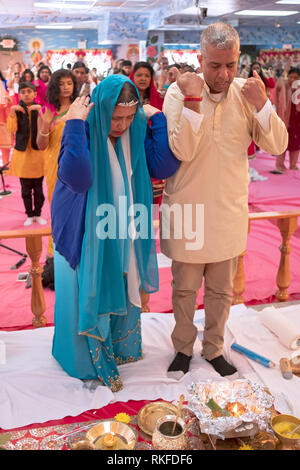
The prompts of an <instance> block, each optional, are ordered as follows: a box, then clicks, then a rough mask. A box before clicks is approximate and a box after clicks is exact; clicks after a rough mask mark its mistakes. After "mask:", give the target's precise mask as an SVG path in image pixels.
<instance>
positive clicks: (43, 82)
mask: <svg viewBox="0 0 300 470" xmlns="http://www.w3.org/2000/svg"><path fill="white" fill-rule="evenodd" d="M51 75H52V72H51V70H50V68H49V67H48V65H42V67H40V68H39V70H38V73H37V79H36V81H35V86H36V92H37V96H36V100H35V101H36V103H38V104H40V105H41V106H45V104H46V102H47V101H46V94H47V87H48V85H49V81H50V78H51Z"/></svg>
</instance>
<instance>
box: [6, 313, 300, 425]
mask: <svg viewBox="0 0 300 470" xmlns="http://www.w3.org/2000/svg"><path fill="white" fill-rule="evenodd" d="M247 312H248V310H247V309H246V307H245V306H244V305H239V306H234V307H232V309H231V315H230V318H231V317H232V318H234V317H236V318H238V319H240V318H241V317H242V316H246V315H247ZM255 313H256V312H255ZM247 316H248V315H247ZM203 318H204V312H203V311H202V310H199V311H197V312H196V314H195V324H196V325H197V326H198V330H199V339H198V340H197V341H196V343H195V347H194V356H193V359H192V361H191V367H190V372H189V373H188V374H186V375H185V376H184V377H183V378H182V379H181V380H180V381H176V380H174V379H170V378H168V377H167V374H166V372H167V368H168V366H169V364H170V362H171V361H172V359H173V357H174V350H173V346H172V343H171V332H172V330H173V326H174V317H173V314H159V313H149V314H147V313H146V314H143V315H142V337H143V360H141V361H138V362H135V363H131V364H124V365H122V366H120V367H119V371H120V375H121V378H122V380H123V383H124V389H123V390H121V391H120V392H118V393H114V394H113V393H112V392H111V391H110V390H109V389H108V388H107V387H104V386H98V387H97V388H96V389H95V390H91V389H89V388H86V386H84V384H83V382H82V381H81V380H78V379H74V378H72V377H69V376H68V375H67V374H66V373H65V372H64V371H63V370H62V369H61V367H60V365H59V364H58V363H57V362H56V361H55V359H54V358H53V357H52V355H51V349H52V336H53V328H52V327H47V328H40V329H36V330H23V331H13V332H1V333H0V340H2V341H4V343H5V346H6V363H5V364H1V365H0V427H1V428H3V429H12V428H15V427H21V426H26V425H29V424H32V423H43V422H45V421H48V420H53V419H61V418H64V417H65V416H76V415H78V414H80V413H82V412H84V411H87V410H90V409H95V408H101V407H103V406H105V405H107V404H108V403H112V402H117V401H123V402H126V401H128V400H156V399H159V398H161V399H164V400H168V401H173V400H177V399H178V397H179V395H180V394H181V393H184V394H185V396H186V398H187V397H188V386H189V385H190V384H191V383H192V382H198V381H205V380H207V379H211V380H224V378H222V377H221V376H220V375H219V374H217V373H216V372H215V371H214V369H213V367H212V366H211V365H210V364H208V363H207V362H206V361H205V360H204V359H203V358H202V357H201V336H202V333H201V331H202V330H203ZM237 339H239V338H236V341H237ZM232 342H233V335H232V332H231V330H229V329H228V328H227V331H226V335H225V347H224V354H225V356H226V357H227V358H232V363H234V365H235V366H236V367H237V369H238V374H235V376H232V377H231V378H236V377H237V376H239V377H247V378H250V379H251V380H253V381H257V382H259V383H262V382H263V380H264V376H263V375H262V374H258V373H257V371H256V370H255V369H254V368H253V363H252V364H251V363H250V361H248V360H247V359H246V358H245V357H244V356H241V355H240V354H238V353H235V352H233V351H231V350H230V345H231V343H232ZM237 342H238V341H237ZM254 365H256V363H254ZM261 367H262V366H261ZM282 380H284V379H282ZM286 383H287V381H284V385H286ZM271 391H272V390H271ZM283 391H284V390H283V389H282V390H273V392H274V393H275V392H276V393H277V395H278V403H279V405H280V399H282V403H281V405H280V406H281V408H282V410H279V411H282V412H284V411H287V410H286V406H287V405H286V401H285V399H284V398H285V397H284V396H282V394H281V392H283ZM299 396H300V395H299Z"/></svg>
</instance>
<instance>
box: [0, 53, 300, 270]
mask: <svg viewBox="0 0 300 470" xmlns="http://www.w3.org/2000/svg"><path fill="white" fill-rule="evenodd" d="M268 60H269V61H268ZM253 71H256V72H257V73H258V74H259V76H260V77H261V79H262V81H263V82H264V84H265V87H266V91H267V95H268V97H269V99H270V101H271V103H272V105H273V106H274V107H275V109H276V111H277V112H278V114H279V115H280V117H281V118H282V120H283V121H284V122H285V124H286V127H287V129H288V132H289V146H288V150H289V159H290V162H289V169H291V170H297V169H298V167H297V162H298V157H299V150H300V104H299V102H298V101H299V99H298V101H297V100H296V101H295V100H293V99H292V97H293V96H295V95H294V93H297V89H299V88H300V87H299V84H300V62H299V63H291V60H288V59H287V60H286V62H285V63H283V62H282V61H280V62H276V61H275V60H274V56H270V59H267V58H266V57H264V59H263V60H260V59H259V58H256V60H255V61H253V62H252V63H241V64H240V66H239V69H238V72H237V75H238V76H239V77H241V78H245V79H247V78H249V77H251V76H253ZM186 72H192V73H196V74H198V73H201V69H200V67H199V68H195V67H194V66H191V65H189V64H186V63H176V62H174V61H173V62H172V63H170V62H169V59H168V58H167V57H165V56H164V54H163V53H161V54H160V55H159V56H158V58H157V60H156V61H155V62H153V61H151V60H150V59H149V60H148V61H140V62H136V63H135V64H133V63H132V62H131V61H130V60H127V59H118V60H114V61H113V63H112V67H111V69H110V70H108V72H107V76H110V75H114V74H123V75H125V76H127V77H128V78H130V80H131V81H132V82H133V83H134V84H135V85H136V87H137V89H138V91H139V93H140V97H141V101H142V103H143V105H145V104H149V105H150V106H153V107H155V108H156V109H159V110H162V107H163V102H164V97H165V94H166V92H167V89H168V87H169V86H170V85H171V84H172V83H174V82H175V81H176V80H177V77H178V76H179V74H180V75H181V74H184V73H186ZM104 78H106V77H103V76H100V75H99V74H98V71H97V69H96V68H95V67H94V68H92V69H91V70H90V69H89V68H88V66H87V65H86V64H85V63H84V62H83V61H78V62H76V63H74V64H70V63H68V64H66V65H65V67H64V68H62V69H60V70H56V71H52V70H51V67H49V65H48V64H46V63H45V62H40V63H39V64H38V65H36V66H35V67H33V68H32V67H30V66H29V65H28V64H26V65H24V64H21V63H20V62H16V63H14V64H12V65H11V66H10V67H9V69H8V71H6V77H4V73H1V72H0V131H1V133H0V150H1V157H2V166H4V167H5V168H7V170H8V171H9V173H10V174H12V175H15V176H17V177H19V178H20V183H21V188H22V192H21V194H22V197H23V200H24V206H25V212H26V214H27V218H26V220H25V222H24V225H26V226H28V225H31V224H32V223H34V222H38V223H40V224H45V223H46V222H45V221H44V219H43V218H42V217H41V207H42V202H43V200H44V199H43V198H44V196H43V194H42V189H41V188H42V182H43V178H44V177H45V180H46V186H47V194H48V201H49V204H51V197H52V193H53V190H54V186H55V183H56V172H57V158H58V153H59V149H60V143H61V138H62V132H63V128H64V116H65V115H66V113H67V112H68V109H69V107H70V105H71V104H72V102H73V101H74V100H75V99H76V97H77V96H91V95H92V93H93V90H94V88H95V87H96V86H97V85H98V84H99V83H100V81H102V80H103V79H104ZM26 90H27V92H28V93H27V94H29V95H30V97H31V98H30V99H29V101H30V103H29V105H26V102H24V96H25V94H26ZM20 91H22V93H20ZM298 98H300V96H299V95H298ZM31 101H32V102H31ZM32 111H35V113H34V114H32ZM35 114H37V115H38V118H36V116H35ZM33 136H34V138H35V139H36V140H35V142H33ZM21 141H22V142H23V144H22V145H20V142H21ZM16 142H17V144H16ZM24 142H26V145H25V144H24ZM16 145H17V147H16ZM24 145H25V146H24ZM12 148H14V150H13V152H12V157H11V162H10V155H11V149H12ZM257 151H259V149H258V148H257V147H256V146H255V145H254V143H252V146H250V147H249V150H248V155H249V159H251V158H254V157H255V155H256V152H257ZM20 154H23V157H21V156H20ZM32 155H34V156H35V159H36V158H37V159H38V160H39V161H40V163H39V165H38V170H37V166H36V167H35V165H32V162H33V159H32V158H33V157H32ZM25 156H26V158H25ZM18 159H19V160H20V159H21V160H20V161H22V164H21V163H20V161H19V160H18ZM41 162H42V163H41ZM274 162H275V168H274V173H276V174H283V173H285V170H286V169H287V167H286V166H285V154H284V155H281V156H279V157H277V158H276V159H275V158H274ZM9 163H10V165H9ZM42 167H43V169H41V168H42ZM27 178H28V179H30V182H28V181H26V180H27ZM35 178H37V179H38V180H39V181H38V182H37V181H31V180H32V179H35ZM152 184H153V194H154V202H155V203H160V201H161V197H162V192H163V187H164V181H160V180H155V179H152ZM31 198H32V202H31ZM29 200H30V202H29ZM34 201H35V202H36V204H37V207H36V208H35V207H34ZM48 252H49V253H48V259H49V260H50V264H51V260H52V258H53V247H52V241H51V239H50V240H49V247H48Z"/></svg>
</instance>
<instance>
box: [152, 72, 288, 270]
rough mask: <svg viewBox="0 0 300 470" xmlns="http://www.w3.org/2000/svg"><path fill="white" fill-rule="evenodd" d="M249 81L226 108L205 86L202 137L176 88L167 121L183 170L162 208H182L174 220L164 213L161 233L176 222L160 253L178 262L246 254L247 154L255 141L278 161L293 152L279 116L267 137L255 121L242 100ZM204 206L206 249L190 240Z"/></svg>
mask: <svg viewBox="0 0 300 470" xmlns="http://www.w3.org/2000/svg"><path fill="white" fill-rule="evenodd" d="M244 83H245V80H244V79H241V78H236V79H235V80H234V81H233V83H232V84H231V85H230V87H229V90H228V92H227V94H224V96H223V98H222V100H221V101H220V102H217V101H216V100H215V98H214V96H212V95H211V94H210V92H209V88H208V86H207V84H205V86H204V89H203V93H202V96H203V101H202V102H201V106H200V113H201V114H203V115H204V117H203V121H202V123H201V125H200V128H199V131H198V132H197V133H195V132H194V131H193V129H192V126H191V122H190V120H189V119H187V118H186V117H185V116H184V115H182V110H183V104H184V102H183V98H184V97H183V95H182V93H181V91H180V89H179V87H178V86H177V84H176V83H174V84H172V85H171V86H170V87H169V89H168V91H167V94H166V97H165V101H164V107H163V112H164V114H165V116H166V118H167V122H168V135H169V144H170V147H171V149H172V151H173V153H174V154H175V156H176V157H177V158H178V159H179V160H180V161H181V165H180V167H179V169H178V171H177V172H176V173H175V175H173V176H172V177H171V178H169V179H168V180H167V182H166V186H165V191H164V196H163V206H164V205H168V206H172V205H173V204H177V205H179V207H180V210H181V212H182V217H181V218H180V217H179V216H178V213H179V214H180V210H179V211H178V207H177V211H176V210H175V212H177V215H176V216H175V217H174V216H173V215H172V211H168V210H166V211H164V210H163V211H162V223H161V227H162V226H163V225H164V224H166V225H165V227H167V226H168V225H169V224H170V237H168V230H166V231H165V232H164V234H163V233H162V229H161V251H162V252H163V253H164V254H165V255H166V256H168V257H169V258H171V259H173V260H176V261H181V262H185V263H214V262H219V261H224V260H227V259H230V258H234V257H235V256H238V255H239V254H240V253H242V252H243V251H244V250H245V248H246V240H247V232H248V184H249V172H248V158H247V149H248V147H249V145H250V143H251V141H252V140H254V141H255V143H256V144H257V145H258V146H259V147H260V148H261V149H263V150H265V151H266V152H268V153H270V154H273V155H280V154H282V153H283V152H284V151H285V150H286V147H287V144H288V134H287V130H286V127H285V125H284V123H283V122H282V121H281V120H280V118H279V117H278V116H277V114H276V112H275V111H272V114H271V117H270V120H269V131H268V132H265V131H264V129H263V128H262V126H261V125H260V124H259V122H258V120H257V118H256V117H255V113H254V111H255V109H254V106H252V105H251V104H249V103H248V102H247V101H246V99H245V98H244V97H243V96H242V94H241V88H242V86H243V85H244ZM196 117H198V116H196ZM184 204H187V205H192V218H193V226H192V227H190V229H189V227H188V225H189V223H190V221H191V216H190V214H189V210H190V207H191V206H190V207H188V206H187V207H186V208H184ZM197 204H199V205H201V204H203V205H204V218H203V221H202V222H201V209H200V208H199V211H198V219H199V220H198V222H199V223H198V238H199V240H200V238H201V236H200V235H199V229H201V230H203V231H204V232H203V235H204V243H203V246H201V245H202V243H201V241H200V242H199V243H198V245H199V246H198V247H197V244H196V243H194V244H193V240H192V239H189V237H190V236H191V229H192V230H195V229H196V226H197V224H196V217H195V214H196V205H197ZM163 206H162V207H163ZM170 214H171V215H170ZM184 214H186V224H184ZM174 221H175V228H176V230H177V234H176V235H175V237H174ZM180 225H181V227H180ZM180 230H182V237H180ZM189 233H190V235H189ZM164 236H167V237H168V239H167V238H165V239H164ZM176 237H177V238H176ZM194 241H195V240H194Z"/></svg>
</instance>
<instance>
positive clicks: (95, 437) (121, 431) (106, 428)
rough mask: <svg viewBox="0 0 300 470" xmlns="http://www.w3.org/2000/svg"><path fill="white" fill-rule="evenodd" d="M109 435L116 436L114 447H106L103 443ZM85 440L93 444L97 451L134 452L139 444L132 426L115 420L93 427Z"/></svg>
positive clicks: (102, 422)
mask: <svg viewBox="0 0 300 470" xmlns="http://www.w3.org/2000/svg"><path fill="white" fill-rule="evenodd" d="M109 433H114V435H115V436H116V443H115V445H114V446H113V447H108V446H105V445H104V442H103V438H104V437H105V436H106V435H107V434H109ZM85 439H87V440H88V441H90V442H92V443H93V444H94V446H95V448H96V450H125V449H127V450H133V449H134V447H135V445H136V443H137V436H136V433H135V432H134V430H133V429H132V428H131V427H130V426H128V425H127V424H125V423H120V422H119V421H113V420H107V421H101V422H100V423H98V424H96V425H95V426H93V427H92V428H91V429H89V430H88V431H87V433H86V435H85Z"/></svg>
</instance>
